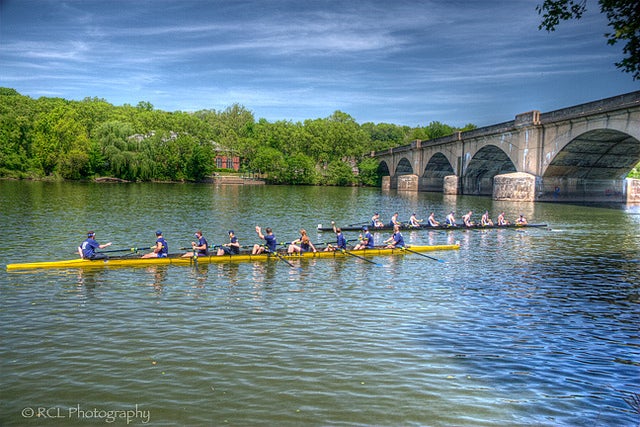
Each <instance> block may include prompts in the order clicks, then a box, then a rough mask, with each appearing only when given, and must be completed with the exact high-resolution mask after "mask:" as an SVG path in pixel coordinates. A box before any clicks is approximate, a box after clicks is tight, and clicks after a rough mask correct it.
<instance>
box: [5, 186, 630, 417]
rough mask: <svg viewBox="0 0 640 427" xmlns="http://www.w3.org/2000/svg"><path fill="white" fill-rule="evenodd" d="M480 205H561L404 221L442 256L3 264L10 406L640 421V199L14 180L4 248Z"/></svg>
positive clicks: (252, 239)
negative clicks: (604, 201) (480, 220)
mask: <svg viewBox="0 0 640 427" xmlns="http://www.w3.org/2000/svg"><path fill="white" fill-rule="evenodd" d="M247 187H250V186H247ZM252 187H253V186H252ZM158 200H163V206H164V207H165V208H164V209H163V210H161V211H158V210H157V203H158ZM96 201H100V203H99V204H96ZM87 206H92V209H91V214H90V215H89V216H87V215H88V214H87ZM96 206H97V207H96ZM100 206H108V207H109V210H108V211H106V210H105V211H103V210H102V208H100ZM309 206H312V207H313V208H312V209H309ZM132 207H134V208H135V209H134V208H132ZM485 209H488V210H489V211H490V212H492V213H493V216H494V217H495V215H496V214H497V212H499V211H502V210H504V211H505V212H506V213H507V216H509V217H510V218H514V217H515V216H517V215H519V214H520V213H523V214H525V216H527V217H528V218H529V219H530V220H531V221H534V222H544V223H547V224H548V225H549V227H547V228H540V229H526V230H474V231H464V230H457V231H453V232H447V231H411V232H407V233H405V239H406V240H408V241H409V242H411V243H412V244H434V245H435V244H451V243H455V242H456V241H459V242H460V245H461V248H460V250H459V251H447V252H434V253H429V254H428V255H430V256H433V257H434V258H436V259H441V260H443V261H444V262H437V261H435V260H433V259H429V258H426V257H423V256H419V255H415V254H410V253H407V254H405V255H402V256H394V257H378V258H373V260H374V261H375V264H372V263H369V262H366V261H364V260H362V259H358V258H355V257H347V258H336V259H322V260H320V259H311V260H292V261H291V263H292V264H293V267H292V266H290V265H288V264H287V263H285V262H283V261H282V260H279V259H275V258H274V259H272V260H269V261H267V262H253V263H237V264H236V263H233V264H203V263H199V264H196V265H188V266H179V267H177V266H172V265H165V266H153V267H140V268H105V269H87V270H84V269H68V270H45V271H37V272H18V273H11V274H8V273H7V272H6V271H4V268H3V269H2V270H1V271H0V295H1V296H2V306H1V308H0V321H1V322H2V326H3V327H2V329H1V331H2V332H0V334H1V335H0V355H1V357H0V372H2V373H3V376H2V378H3V379H2V386H3V387H2V390H3V391H2V402H3V403H2V404H3V410H2V411H0V425H9V426H11V425H15V426H22V425H36V424H42V422H43V420H42V419H37V420H36V419H35V418H33V419H31V418H27V417H25V416H24V415H23V413H22V410H23V409H24V408H30V407H36V408H37V407H39V406H42V407H54V408H58V409H60V410H61V411H62V412H64V413H65V414H68V409H69V408H74V407H77V405H80V406H81V407H82V408H86V409H87V410H89V409H93V408H98V409H103V410H122V409H130V408H132V407H135V405H136V404H137V405H139V407H141V408H143V409H145V410H149V411H150V415H151V420H152V421H151V423H153V424H154V425H212V424H213V425H219V424H229V425H291V426H293V425H296V426H297V425H337V424H346V425H436V426H437V425H442V426H448V425H469V426H486V425H516V426H518V425H520V426H529V425H540V426H558V425H566V426H590V425H629V426H632V425H637V424H638V414H637V413H636V412H634V410H633V409H632V408H631V407H630V406H629V405H628V404H627V403H625V401H624V398H625V397H628V396H630V395H632V394H633V393H638V392H640V390H639V389H638V382H637V378H638V377H640V338H639V335H638V327H637V325H638V324H640V299H639V297H638V296H639V294H640V289H639V286H640V285H639V284H640V268H639V265H640V264H639V261H638V260H640V240H639V239H638V237H639V235H638V229H640V227H638V226H639V225H640V216H639V215H636V214H635V213H634V212H633V210H630V209H601V208H587V207H579V206H566V205H555V204H510V203H506V202H494V201H491V200H490V199H486V198H479V197H451V196H442V195H438V194H422V193H421V194H399V193H395V192H392V191H391V192H380V191H379V190H375V189H357V188H348V189H341V188H316V187H269V186H264V187H260V188H257V186H256V187H254V188H245V187H226V186H225V187H213V186H208V185H173V184H169V185H160V184H134V185H95V184H76V183H71V184H70V183H64V184H61V183H31V182H9V181H0V214H1V215H2V219H3V221H2V222H1V223H0V232H1V233H2V235H3V237H4V241H3V245H1V246H0V256H1V258H2V260H3V263H8V262H18V261H24V260H25V258H27V259H32V258H35V259H37V260H46V259H62V258H70V257H74V256H75V254H74V248H75V246H77V244H78V243H79V242H80V241H81V240H82V239H83V236H84V233H85V232H86V231H87V229H90V228H91V229H96V230H98V231H99V236H100V238H101V239H102V240H104V241H110V240H111V241H114V245H118V247H134V246H138V247H140V246H149V243H153V242H148V240H149V236H150V235H153V231H154V230H155V229H156V228H161V229H162V230H163V231H164V232H165V237H166V238H167V240H169V243H170V245H171V247H173V248H178V247H181V246H188V245H189V242H190V241H191V240H192V233H193V230H194V229H202V230H203V231H204V232H205V235H206V236H207V238H208V239H209V240H210V243H211V244H212V245H213V244H221V243H226V240H225V239H226V238H227V235H226V231H227V230H228V229H234V230H235V231H236V234H238V236H239V238H240V239H241V241H242V244H244V245H251V244H253V243H258V239H257V237H256V235H255V231H254V227H255V225H256V224H260V225H263V226H271V227H273V228H274V231H275V232H276V235H277V236H278V237H279V239H280V240H282V241H287V240H292V239H293V238H295V237H297V233H298V230H299V229H300V228H306V229H308V230H313V229H314V228H315V226H316V224H318V223H329V222H330V221H331V220H335V221H336V222H337V223H341V224H350V223H357V222H358V221H363V220H364V221H367V220H368V218H370V217H371V214H372V212H373V211H374V210H375V211H379V212H380V213H381V216H382V217H383V219H384V220H385V221H386V220H387V219H388V218H389V217H390V216H391V214H392V213H393V212H395V211H398V212H400V213H401V217H406V218H408V216H409V215H410V214H411V213H412V212H414V211H415V212H416V213H418V216H422V217H426V216H427V215H428V212H429V211H431V210H433V211H435V212H437V215H438V217H440V218H442V217H443V216H444V214H445V213H446V212H448V211H450V210H455V211H456V212H457V213H464V212H465V211H467V210H473V211H474V212H478V213H479V212H483V211H484V210H485ZM357 234H358V233H348V234H347V236H346V237H347V238H351V239H354V238H356V237H357ZM376 234H378V236H376V238H377V239H378V240H384V239H385V238H387V237H388V236H389V234H388V233H376ZM317 237H318V241H321V239H325V240H326V239H333V238H334V236H333V235H331V234H328V235H327V236H325V235H324V234H319V235H318V236H317ZM34 241H35V242H40V241H42V242H43V243H44V244H41V245H40V244H39V245H37V249H35V250H34V249H32V248H33V242H34ZM142 243H147V244H145V245H143V244H142ZM25 245H27V246H28V247H29V250H28V251H25ZM83 421H84V422H87V421H88V422H89V423H96V421H97V423H101V420H96V419H93V420H83ZM74 422H76V421H74ZM69 423H70V420H69V418H68V417H67V418H65V419H62V418H61V419H48V420H46V424H49V425H66V424H69ZM76 423H77V422H76Z"/></svg>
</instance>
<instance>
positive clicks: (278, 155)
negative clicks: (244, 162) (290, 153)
mask: <svg viewBox="0 0 640 427" xmlns="http://www.w3.org/2000/svg"><path fill="white" fill-rule="evenodd" d="M249 166H250V168H251V170H254V171H258V172H260V173H265V174H268V180H269V181H271V182H274V183H278V184H280V183H283V182H284V177H285V174H286V169H287V161H286V159H285V157H284V155H283V154H282V152H280V151H278V150H276V149H275V148H271V147H266V146H260V147H258V148H257V150H256V154H255V156H254V157H253V159H252V160H251V162H250V164H249Z"/></svg>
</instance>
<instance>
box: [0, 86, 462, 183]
mask: <svg viewBox="0 0 640 427" xmlns="http://www.w3.org/2000/svg"><path fill="white" fill-rule="evenodd" d="M470 126H472V125H470ZM457 130H458V129H455V128H453V127H450V126H447V125H444V124H442V123H439V122H431V123H430V124H429V125H428V126H426V127H423V128H410V127H408V126H397V125H394V124H388V123H379V124H374V123H365V124H364V125H359V124H358V123H357V122H356V121H355V120H354V118H353V117H351V116H350V115H349V114H347V113H344V112H342V111H335V112H334V113H333V114H331V115H330V116H328V117H325V118H320V119H308V120H305V121H304V122H292V121H276V122H273V123H272V122H268V121H267V120H265V119H260V120H258V121H257V122H256V120H255V119H254V116H253V113H252V112H251V111H249V110H247V109H246V108H245V107H243V106H242V105H239V104H233V105H231V106H230V107H228V108H226V109H225V110H223V111H215V110H201V111H196V112H194V113H186V112H181V111H176V112H166V111H161V110H157V109H155V108H154V107H153V105H152V104H151V103H149V102H145V101H141V102H139V103H138V104H137V105H136V106H132V105H128V104H125V105H123V106H114V105H111V104H109V103H108V102H107V101H105V100H104V99H100V98H85V99H83V100H82V101H79V102H78V101H67V100H64V99H61V98H45V97H43V98H39V99H32V98H30V97H27V96H23V95H20V94H19V93H18V92H17V91H16V90H14V89H11V88H2V87H0V141H2V143H1V144H0V176H6V177H17V178H44V177H53V178H54V179H55V178H62V179H74V180H78V179H91V178H94V177H97V176H110V177H115V178H120V179H124V180H129V181H152V180H159V181H182V180H189V181H199V180H203V179H205V178H206V177H207V176H209V175H210V174H211V173H212V171H213V170H214V165H215V162H214V159H215V156H216V155H217V154H221V155H224V156H238V157H240V158H241V159H242V162H243V163H242V165H241V168H242V170H243V171H245V172H260V173H261V174H263V175H265V176H266V177H267V178H266V179H267V180H268V181H269V182H272V183H276V184H285V183H286V184H304V185H314V184H323V185H354V184H359V185H379V181H380V179H379V177H378V176H377V174H378V169H377V168H378V165H377V162H376V160H375V159H372V158H370V157H366V158H365V156H367V155H368V154H369V153H371V152H372V151H378V150H385V149H388V148H390V147H396V146H399V145H405V144H408V143H410V141H411V140H412V139H416V138H420V139H430V138H437V137H440V136H443V135H446V134H451V133H453V132H455V131H457ZM363 158H364V159H363ZM353 165H358V170H354V169H353Z"/></svg>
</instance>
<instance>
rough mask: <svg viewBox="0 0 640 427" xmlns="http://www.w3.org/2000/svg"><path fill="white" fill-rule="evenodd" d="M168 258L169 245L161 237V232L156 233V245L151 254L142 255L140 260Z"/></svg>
mask: <svg viewBox="0 0 640 427" xmlns="http://www.w3.org/2000/svg"><path fill="white" fill-rule="evenodd" d="M167 256H169V245H168V244H167V241H166V240H165V239H164V237H162V231H160V230H158V231H156V244H155V246H154V247H153V252H149V253H148V254H144V255H142V258H166V257H167Z"/></svg>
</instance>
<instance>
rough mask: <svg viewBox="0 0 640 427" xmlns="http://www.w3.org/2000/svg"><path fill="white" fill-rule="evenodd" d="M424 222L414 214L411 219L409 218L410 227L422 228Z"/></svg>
mask: <svg viewBox="0 0 640 427" xmlns="http://www.w3.org/2000/svg"><path fill="white" fill-rule="evenodd" d="M421 222H422V220H421V219H418V218H416V213H415V212H414V213H412V214H411V217H410V218H409V226H410V227H416V228H417V227H420V223H421Z"/></svg>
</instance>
